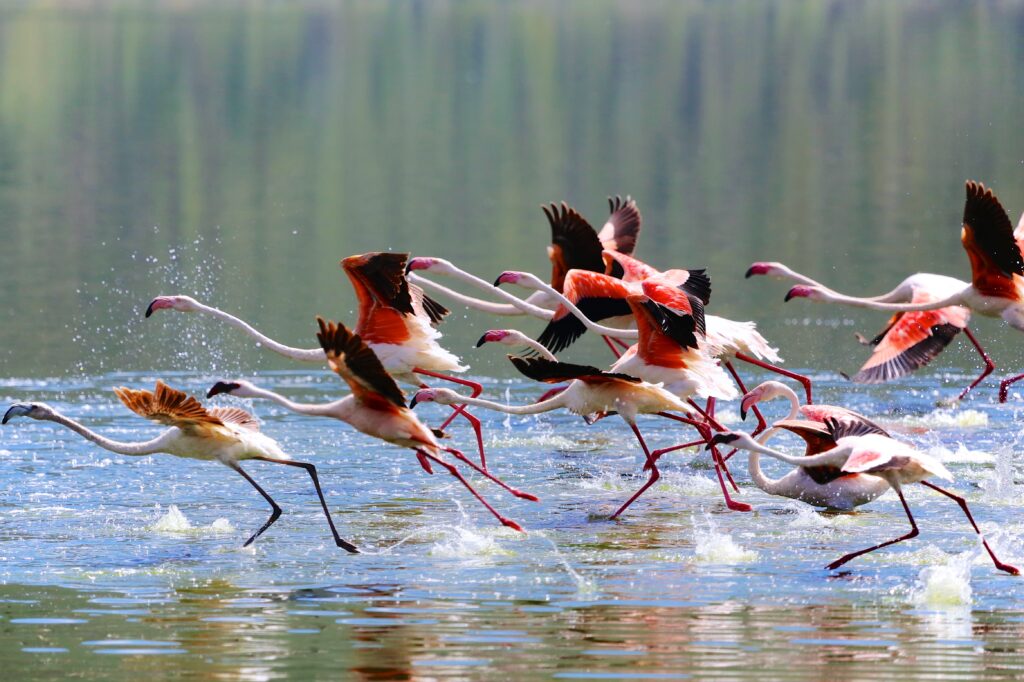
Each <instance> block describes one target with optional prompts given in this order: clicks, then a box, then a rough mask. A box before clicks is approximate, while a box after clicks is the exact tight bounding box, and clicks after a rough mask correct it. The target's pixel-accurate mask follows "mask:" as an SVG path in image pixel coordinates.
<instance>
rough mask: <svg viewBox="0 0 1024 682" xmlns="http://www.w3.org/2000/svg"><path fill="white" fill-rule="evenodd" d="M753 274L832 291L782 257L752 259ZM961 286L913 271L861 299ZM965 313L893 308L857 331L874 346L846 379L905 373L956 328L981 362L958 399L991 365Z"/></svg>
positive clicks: (932, 295)
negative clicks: (869, 329) (870, 329)
mask: <svg viewBox="0 0 1024 682" xmlns="http://www.w3.org/2000/svg"><path fill="white" fill-rule="evenodd" d="M755 275H768V276H771V277H775V278H778V279H790V280H793V281H795V282H797V283H799V284H804V285H807V286H813V287H817V288H820V289H823V290H827V291H829V292H830V293H835V292H834V290H832V289H829V288H828V287H826V286H825V285H824V284H821V283H820V282H817V281H815V280H813V279H811V278H810V277H808V276H806V275H803V274H801V273H799V272H795V271H794V270H792V269H791V268H789V267H788V266H786V265H783V264H782V263H776V262H758V263H754V264H753V265H751V266H750V268H749V269H748V270H747V274H746V276H747V277H748V278H750V277H753V276H755ZM967 286H968V284H967V282H964V281H963V280H959V279H956V278H954V277H947V276H945V275H935V274H932V273H928V272H919V273H917V274H914V275H911V276H910V277H907V278H906V279H905V280H903V281H902V282H900V283H899V285H898V286H896V288H895V289H893V290H892V291H890V292H888V293H886V294H882V295H881V296H870V297H866V298H865V299H864V300H868V301H879V302H882V303H925V302H930V301H937V300H941V299H943V298H946V297H947V296H950V295H952V294H953V293H955V292H958V291H961V290H963V289H964V288H965V287H967ZM787 300H788V299H787ZM970 316H971V311H970V310H969V309H968V308H965V307H963V306H947V307H945V308H939V309H937V310H929V311H923V312H912V313H896V314H895V315H894V316H893V317H892V318H891V319H890V320H889V322H888V323H886V326H885V328H884V329H883V330H882V331H881V332H879V334H878V335H877V336H875V337H874V338H873V339H870V340H868V339H865V338H864V337H863V336H861V335H860V334H858V335H857V339H858V340H859V341H860V342H861V343H862V344H863V345H869V346H874V347H875V350H874V351H873V352H872V354H871V357H870V358H868V360H867V362H865V363H864V365H863V366H862V367H861V368H860V371H858V372H857V374H855V375H854V376H853V377H852V378H851V380H852V381H854V382H856V383H859V384H879V383H883V382H886V381H892V380H893V379H898V378H900V377H903V376H906V375H907V374H910V373H911V372H914V371H916V370H918V369H920V368H922V367H924V366H925V365H927V364H928V363H929V362H931V361H932V360H933V359H934V358H935V357H936V356H937V355H938V354H939V353H941V352H942V350H943V349H944V348H945V347H946V346H947V345H949V343H950V342H951V341H952V340H953V339H954V338H955V337H956V335H957V334H958V333H959V332H960V331H961V330H962V331H963V332H964V335H965V336H966V337H967V340H968V341H970V342H971V345H972V346H974V348H975V350H977V351H978V354H979V355H981V359H982V361H983V362H984V364H985V368H984V369H983V370H982V372H981V375H979V376H978V378H977V379H975V380H974V381H973V382H972V383H971V384H970V385H968V386H967V387H966V388H965V389H964V390H963V391H962V392H961V393H960V395H959V396H957V400H963V399H964V398H965V397H966V396H967V394H968V393H970V392H971V390H972V389H973V388H974V387H975V386H977V385H978V384H980V383H981V382H982V381H983V380H984V379H985V377H987V376H988V375H989V374H991V373H992V371H993V370H994V369H995V367H996V366H995V363H994V362H992V359H991V358H990V357H989V356H988V354H987V353H986V352H985V349H984V348H982V347H981V344H980V343H979V342H978V339H977V338H976V337H975V336H974V333H973V332H972V331H971V328H970V327H969V326H968V322H969V321H970Z"/></svg>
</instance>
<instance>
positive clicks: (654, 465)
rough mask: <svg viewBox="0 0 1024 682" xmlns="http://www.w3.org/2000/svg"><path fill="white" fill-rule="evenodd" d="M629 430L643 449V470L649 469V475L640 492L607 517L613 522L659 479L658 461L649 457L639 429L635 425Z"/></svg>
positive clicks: (630, 426) (649, 452) (649, 454)
mask: <svg viewBox="0 0 1024 682" xmlns="http://www.w3.org/2000/svg"><path fill="white" fill-rule="evenodd" d="M629 428H631V429H633V433H634V434H635V435H636V439H637V440H638V441H640V447H642V448H643V449H644V457H646V458H647V465H646V466H645V467H644V468H645V469H650V471H651V475H650V476H648V477H647V482H646V483H644V484H643V485H642V486H641V487H640V490H637V491H636V492H635V493H633V496H632V497H630V498H629V499H628V500H626V503H625V504H623V505H622V506H621V507H619V510H618V511H617V512H615V513H614V514H612V515H611V516H610V517H609V518H611V519H613V520H614V519H617V518H618V517H619V514H621V513H622V512H624V511H626V508H627V507H628V506H629V505H631V504H633V502H635V501H636V499H637V498H638V497H640V496H641V495H643V494H644V492H645V491H646V490H647V489H648V488H650V487H651V486H652V485H654V482H655V481H657V480H658V479H659V478H661V472H660V471H658V460H657V459H655V458H654V457H653V456H652V455H651V451H650V450H648V449H647V443H645V442H644V437H643V436H641V435H640V429H638V428H637V426H636V424H630V425H629Z"/></svg>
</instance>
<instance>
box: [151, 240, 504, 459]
mask: <svg viewBox="0 0 1024 682" xmlns="http://www.w3.org/2000/svg"><path fill="white" fill-rule="evenodd" d="M406 260H408V254H401V253H385V252H376V253H367V254H363V255H361V256H350V257H348V258H345V259H344V260H342V261H341V265H342V268H343V269H344V270H345V274H346V275H347V276H348V278H349V280H350V281H351V282H352V286H353V288H354V289H355V291H356V296H357V297H358V300H359V318H358V321H357V322H356V327H355V332H356V333H357V334H359V335H361V336H362V337H363V339H364V340H365V341H366V343H367V345H369V346H370V348H372V349H373V350H374V352H375V353H377V356H378V357H379V358H380V361H381V363H383V365H384V368H385V369H386V370H387V371H388V372H389V373H390V374H392V375H393V376H394V377H395V378H396V379H397V380H399V381H402V382H405V383H409V384H412V385H414V386H424V385H425V384H424V383H423V382H422V381H421V380H420V379H419V378H418V377H417V376H416V375H417V374H419V375H422V376H429V377H433V378H436V379H444V380H445V381H451V382H454V383H457V384H461V385H463V386H467V387H468V388H470V390H471V391H472V395H479V394H480V392H481V391H482V390H483V387H482V386H481V385H480V384H479V383H477V382H475V381H469V380H467V379H459V378H456V377H453V376H451V375H450V374H449V373H450V372H463V371H465V370H466V369H467V368H466V367H465V366H463V365H462V364H461V363H460V362H459V359H458V358H457V357H456V356H455V355H453V354H452V353H450V352H448V351H447V350H445V349H444V348H442V347H441V345H440V344H439V343H438V338H439V337H440V336H441V335H440V333H439V332H438V331H437V330H436V329H434V328H433V325H434V324H436V323H438V322H440V321H441V320H442V319H443V318H444V317H445V316H446V315H447V314H448V310H447V309H446V308H445V307H444V306H442V305H441V304H439V303H437V302H436V301H434V300H432V299H431V298H429V297H428V296H426V295H425V294H424V293H423V290H422V289H420V288H419V287H417V286H415V285H413V284H410V283H409V282H407V281H406V279H405V263H406ZM164 309H167V310H175V311H177V312H186V313H191V312H198V313H203V314H206V315H210V316H211V317H215V318H217V319H219V320H221V321H223V322H226V323H227V324H229V325H231V326H232V327H235V328H237V329H240V330H241V331H242V332H243V333H245V334H247V335H248V336H250V337H252V338H254V339H255V340H256V342H257V343H258V344H259V345H261V346H263V347H266V348H268V349H269V350H272V351H274V352H275V353H278V354H280V355H284V356H285V357H288V358H292V359H293V360H301V361H303V362H320V363H322V362H323V361H324V353H323V351H322V350H321V349H320V348H293V347H291V346H287V345H285V344H283V343H279V342H277V341H275V340H274V339H271V338H269V337H267V336H266V335H264V334H262V333H260V332H259V331H257V330H256V329H255V328H254V327H252V325H250V324H249V323H247V322H245V321H244V320H241V319H239V318H237V317H235V316H234V315H231V314H229V313H226V312H224V311H223V310H219V309H217V308H214V307H212V306H208V305H205V304H203V303H199V302H198V301H196V300H195V299H193V298H191V297H189V296H157V297H156V298H155V299H153V301H152V302H151V303H150V304H149V307H148V308H146V317H149V316H150V315H152V314H153V313H154V312H156V311H157V310H164ZM459 414H462V415H463V417H464V418H465V419H466V420H467V421H468V422H469V424H470V426H471V427H472V429H473V432H474V434H475V436H476V440H477V448H478V450H479V452H480V462H481V465H483V467H484V468H485V469H486V468H487V463H486V462H487V460H486V455H485V454H484V444H483V436H482V434H481V430H480V420H478V419H477V418H476V417H474V416H473V415H471V414H469V413H468V412H465V411H464V409H463V408H460V407H456V408H455V410H454V411H453V413H452V415H451V416H450V417H449V418H448V419H447V420H446V421H445V422H444V423H443V424H441V427H440V428H441V429H445V428H447V427H448V425H449V424H450V423H451V421H452V419H454V418H455V416H456V415H459Z"/></svg>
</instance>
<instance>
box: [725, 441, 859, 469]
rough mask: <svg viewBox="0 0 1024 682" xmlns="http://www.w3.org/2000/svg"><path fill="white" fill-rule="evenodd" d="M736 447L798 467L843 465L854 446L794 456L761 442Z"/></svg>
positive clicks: (741, 444)
mask: <svg viewBox="0 0 1024 682" xmlns="http://www.w3.org/2000/svg"><path fill="white" fill-rule="evenodd" d="M736 447H739V448H742V449H744V450H748V451H750V452H756V453H760V454H762V455H768V456H769V457H774V458H775V459H777V460H779V461H780V462H785V463H786V464H792V465H794V466H798V467H816V466H838V467H841V466H842V465H843V464H845V463H846V460H847V459H848V458H849V457H850V454H851V453H852V451H853V448H852V447H851V446H849V445H843V446H839V447H835V448H832V449H831V450H829V451H828V452H823V453H821V454H820V455H810V456H808V455H801V456H799V457H794V456H793V455H787V454H786V453H785V452H780V451H779V450H773V449H772V448H770V447H768V446H766V445H761V444H760V443H757V442H753V443H739V444H736Z"/></svg>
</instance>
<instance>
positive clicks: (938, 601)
mask: <svg viewBox="0 0 1024 682" xmlns="http://www.w3.org/2000/svg"><path fill="white" fill-rule="evenodd" d="M975 554H976V552H965V553H963V554H957V555H954V556H951V557H949V559H948V560H947V561H946V563H945V564H941V565H938V566H928V567H927V568H922V569H921V572H920V574H918V578H917V585H916V586H915V588H914V591H913V592H912V593H911V598H912V600H913V601H914V603H916V604H919V605H921V606H932V607H935V606H939V607H948V606H966V605H970V603H971V598H972V592H973V591H972V590H971V564H972V563H973V559H974V556H975Z"/></svg>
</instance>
